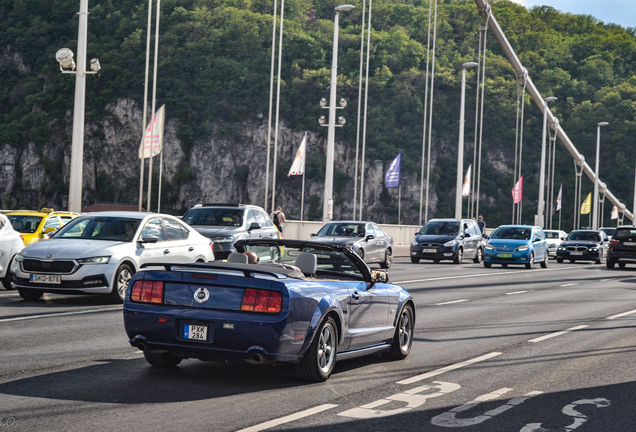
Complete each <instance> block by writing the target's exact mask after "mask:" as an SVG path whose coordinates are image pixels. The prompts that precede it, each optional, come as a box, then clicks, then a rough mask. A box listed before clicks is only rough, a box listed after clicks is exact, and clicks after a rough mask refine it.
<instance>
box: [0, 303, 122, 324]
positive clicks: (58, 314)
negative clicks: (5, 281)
mask: <svg viewBox="0 0 636 432" xmlns="http://www.w3.org/2000/svg"><path fill="white" fill-rule="evenodd" d="M114 310H122V306H115V307H110V308H100V309H89V310H83V311H74V312H60V313H50V314H41V315H29V316H23V317H16V318H4V319H0V322H9V321H23V320H29V319H36V318H48V317H57V316H68V315H82V314H88V313H95V312H108V311H114Z"/></svg>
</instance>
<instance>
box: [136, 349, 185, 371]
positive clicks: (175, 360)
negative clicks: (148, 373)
mask: <svg viewBox="0 0 636 432" xmlns="http://www.w3.org/2000/svg"><path fill="white" fill-rule="evenodd" d="M144 357H146V361H147V362H148V363H150V364H151V365H153V366H159V367H174V366H176V365H178V364H179V363H181V357H179V356H176V355H175V354H172V353H169V352H159V353H158V352H152V351H148V350H145V351H144Z"/></svg>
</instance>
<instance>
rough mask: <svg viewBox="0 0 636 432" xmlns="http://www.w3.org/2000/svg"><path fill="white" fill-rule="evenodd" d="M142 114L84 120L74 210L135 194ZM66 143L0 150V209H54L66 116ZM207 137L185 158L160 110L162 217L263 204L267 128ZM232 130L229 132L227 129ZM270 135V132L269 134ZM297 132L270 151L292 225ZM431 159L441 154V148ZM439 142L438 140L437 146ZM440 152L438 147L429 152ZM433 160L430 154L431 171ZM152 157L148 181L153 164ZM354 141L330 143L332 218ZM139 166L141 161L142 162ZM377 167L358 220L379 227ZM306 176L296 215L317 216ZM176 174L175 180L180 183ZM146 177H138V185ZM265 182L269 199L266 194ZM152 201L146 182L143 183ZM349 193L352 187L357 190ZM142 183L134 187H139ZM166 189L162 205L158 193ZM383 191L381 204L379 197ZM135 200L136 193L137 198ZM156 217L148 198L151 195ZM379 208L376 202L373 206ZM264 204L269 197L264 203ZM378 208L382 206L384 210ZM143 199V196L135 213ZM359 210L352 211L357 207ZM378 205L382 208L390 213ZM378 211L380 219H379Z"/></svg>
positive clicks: (318, 148) (118, 112)
mask: <svg viewBox="0 0 636 432" xmlns="http://www.w3.org/2000/svg"><path fill="white" fill-rule="evenodd" d="M142 117H143V112H142V107H141V106H139V105H138V104H137V103H135V102H134V101H132V100H129V99H120V100H118V101H117V103H115V104H112V105H110V106H108V107H107V109H106V112H105V113H104V116H103V117H102V119H101V120H100V121H99V122H96V123H94V122H93V123H90V122H87V123H86V129H85V138H84V168H83V205H84V206H87V205H90V204H92V203H93V202H95V201H110V202H119V203H136V202H137V201H138V196H139V168H140V164H139V159H138V158H137V151H138V146H139V142H140V137H141V130H142ZM64 121H65V122H66V125H67V127H66V131H65V132H66V136H59V137H54V138H53V140H52V141H51V142H50V143H47V144H46V145H44V146H42V147H36V146H35V144H33V143H28V144H27V145H25V147H24V148H22V149H18V148H14V147H11V146H9V145H4V146H2V145H1V144H0V155H1V160H0V206H1V207H2V208H33V209H36V208H40V207H53V208H59V209H64V208H66V206H67V204H68V179H69V165H70V156H71V155H70V152H71V135H72V113H71V112H68V113H67V115H66V118H65V119H64ZM217 126H218V125H215V126H214V128H215V129H216V130H217V133H215V134H213V137H212V138H211V139H210V140H208V141H206V142H200V143H198V144H197V145H195V146H194V147H193V148H192V149H191V151H190V152H189V154H186V153H185V152H184V150H183V148H182V145H181V142H180V141H179V139H178V138H177V129H178V122H177V121H176V120H174V119H172V120H171V119H170V117H169V113H168V117H167V120H166V125H165V131H164V154H163V184H164V188H163V191H164V192H163V196H162V201H163V202H162V208H161V210H162V211H168V212H174V213H177V214H179V213H181V212H183V211H184V210H187V209H188V208H190V207H192V206H193V205H195V204H197V203H203V202H217V203H230V202H243V203H252V204H256V205H260V206H265V205H266V199H265V168H266V163H267V121H266V120H264V121H262V122H258V123H254V122H244V123H242V124H241V125H238V128H236V127H235V128H234V133H231V134H221V133H218V131H219V130H221V128H220V127H217ZM234 126H237V125H234ZM272 135H273V132H272ZM303 136H304V131H293V130H290V129H288V128H286V127H285V125H284V124H282V125H281V128H280V130H279V139H278V146H277V147H278V148H277V152H276V154H277V171H278V176H277V183H276V197H275V202H276V205H281V206H282V207H283V208H284V209H285V212H286V214H287V215H288V218H290V219H299V218H300V201H301V184H302V181H301V180H302V178H301V177H300V176H298V177H296V178H294V177H290V178H288V177H286V173H287V169H288V168H289V166H290V165H291V162H292V160H293V157H294V155H295V152H296V150H297V148H298V145H299V144H300V142H301V140H302V138H303ZM441 144H442V145H441V148H440V150H439V151H440V152H441V151H443V148H444V147H445V145H444V143H441ZM446 144H447V143H446ZM326 145H327V144H326V140H325V139H324V138H323V137H321V136H318V135H317V134H315V133H312V132H309V133H308V135H307V152H308V155H309V158H310V159H311V158H314V159H315V160H318V161H320V160H324V158H325V155H326ZM273 146H274V139H272V152H271V164H272V165H273V158H274V152H273ZM434 147H440V146H434ZM435 157H436V155H433V164H434V163H435ZM158 159H159V158H158V157H157V158H155V163H154V174H155V176H156V175H157V173H158V167H159V161H158ZM354 159H355V143H353V144H351V143H346V142H338V141H337V142H336V147H335V172H336V176H337V177H338V180H337V181H336V182H335V186H334V201H335V205H334V219H350V218H352V217H353V189H354V182H353V177H354V174H355V172H354V170H355V168H354ZM146 166H147V163H146ZM386 168H387V167H386V166H385V164H383V163H382V162H381V161H370V160H367V161H366V168H365V180H364V204H363V208H364V211H363V218H364V219H370V220H374V221H377V222H380V223H397V214H396V213H397V207H396V206H397V196H398V190H397V188H394V189H389V190H388V191H387V192H384V172H385V171H386ZM184 169H185V170H188V171H189V172H188V176H185V178H186V181H185V182H183V183H181V184H176V180H175V176H176V175H177V174H178V171H179V170H184ZM316 175H319V176H320V178H307V179H306V184H305V202H304V209H305V218H307V213H308V211H309V210H310V205H311V204H310V201H312V200H310V197H312V196H313V197H314V198H313V206H314V211H316V209H318V210H319V211H320V214H322V194H323V189H324V180H323V177H324V174H323V173H322V172H320V173H318V174H316ZM183 177H184V176H181V177H180V178H181V179H182V178H183ZM147 178H148V170H147V169H146V172H145V183H146V182H147ZM271 180H272V176H271V175H270V188H269V189H270V194H271ZM153 188H155V190H153V195H154V193H155V191H156V185H155V186H153ZM358 188H359V183H358ZM146 189H147V184H146V185H144V190H146ZM167 189H169V190H171V191H173V193H172V195H171V196H170V197H169V198H166V192H165V190H167ZM383 192H384V193H385V194H386V193H388V196H386V195H385V198H384V199H383V200H381V195H382V194H383ZM144 197H145V192H144ZM419 197H420V181H419V179H418V178H417V176H416V175H414V174H406V173H403V186H402V210H401V212H402V223H417V221H418V219H419V199H420V198H419ZM429 199H430V203H431V206H430V211H429V216H432V215H434V214H435V208H436V203H437V196H436V194H435V190H434V188H433V187H431V193H430V195H429ZM153 201H154V202H153V204H152V207H153V210H154V211H156V204H157V203H156V201H157V199H156V197H154V198H153ZM383 202H384V203H383ZM270 203H271V195H270V198H269V199H268V200H267V205H268V206H269V205H270ZM385 203H386V204H385ZM145 204H146V198H144V206H145ZM357 207H359V206H357ZM388 207H391V208H390V209H389V208H388ZM387 210H389V212H388V213H387Z"/></svg>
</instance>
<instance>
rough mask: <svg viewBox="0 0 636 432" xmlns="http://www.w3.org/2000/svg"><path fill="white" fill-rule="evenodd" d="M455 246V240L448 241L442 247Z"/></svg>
mask: <svg viewBox="0 0 636 432" xmlns="http://www.w3.org/2000/svg"><path fill="white" fill-rule="evenodd" d="M454 245H455V239H453V240H451V241H447V242H446V243H444V244H443V245H442V246H454Z"/></svg>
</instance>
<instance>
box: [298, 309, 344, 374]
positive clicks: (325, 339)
mask: <svg viewBox="0 0 636 432" xmlns="http://www.w3.org/2000/svg"><path fill="white" fill-rule="evenodd" d="M337 352H338V329H337V327H336V323H335V321H334V320H333V318H331V317H327V319H325V321H324V322H323V323H322V324H321V325H320V327H318V331H317V332H316V334H315V335H314V340H313V341H312V342H311V345H310V346H309V349H308V350H307V352H306V353H305V356H304V357H303V358H302V360H301V361H300V363H298V364H297V365H296V374H297V375H298V378H300V379H301V380H304V381H312V382H322V381H326V380H327V379H328V378H329V375H331V372H332V371H333V368H334V366H335V365H336V353H337Z"/></svg>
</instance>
